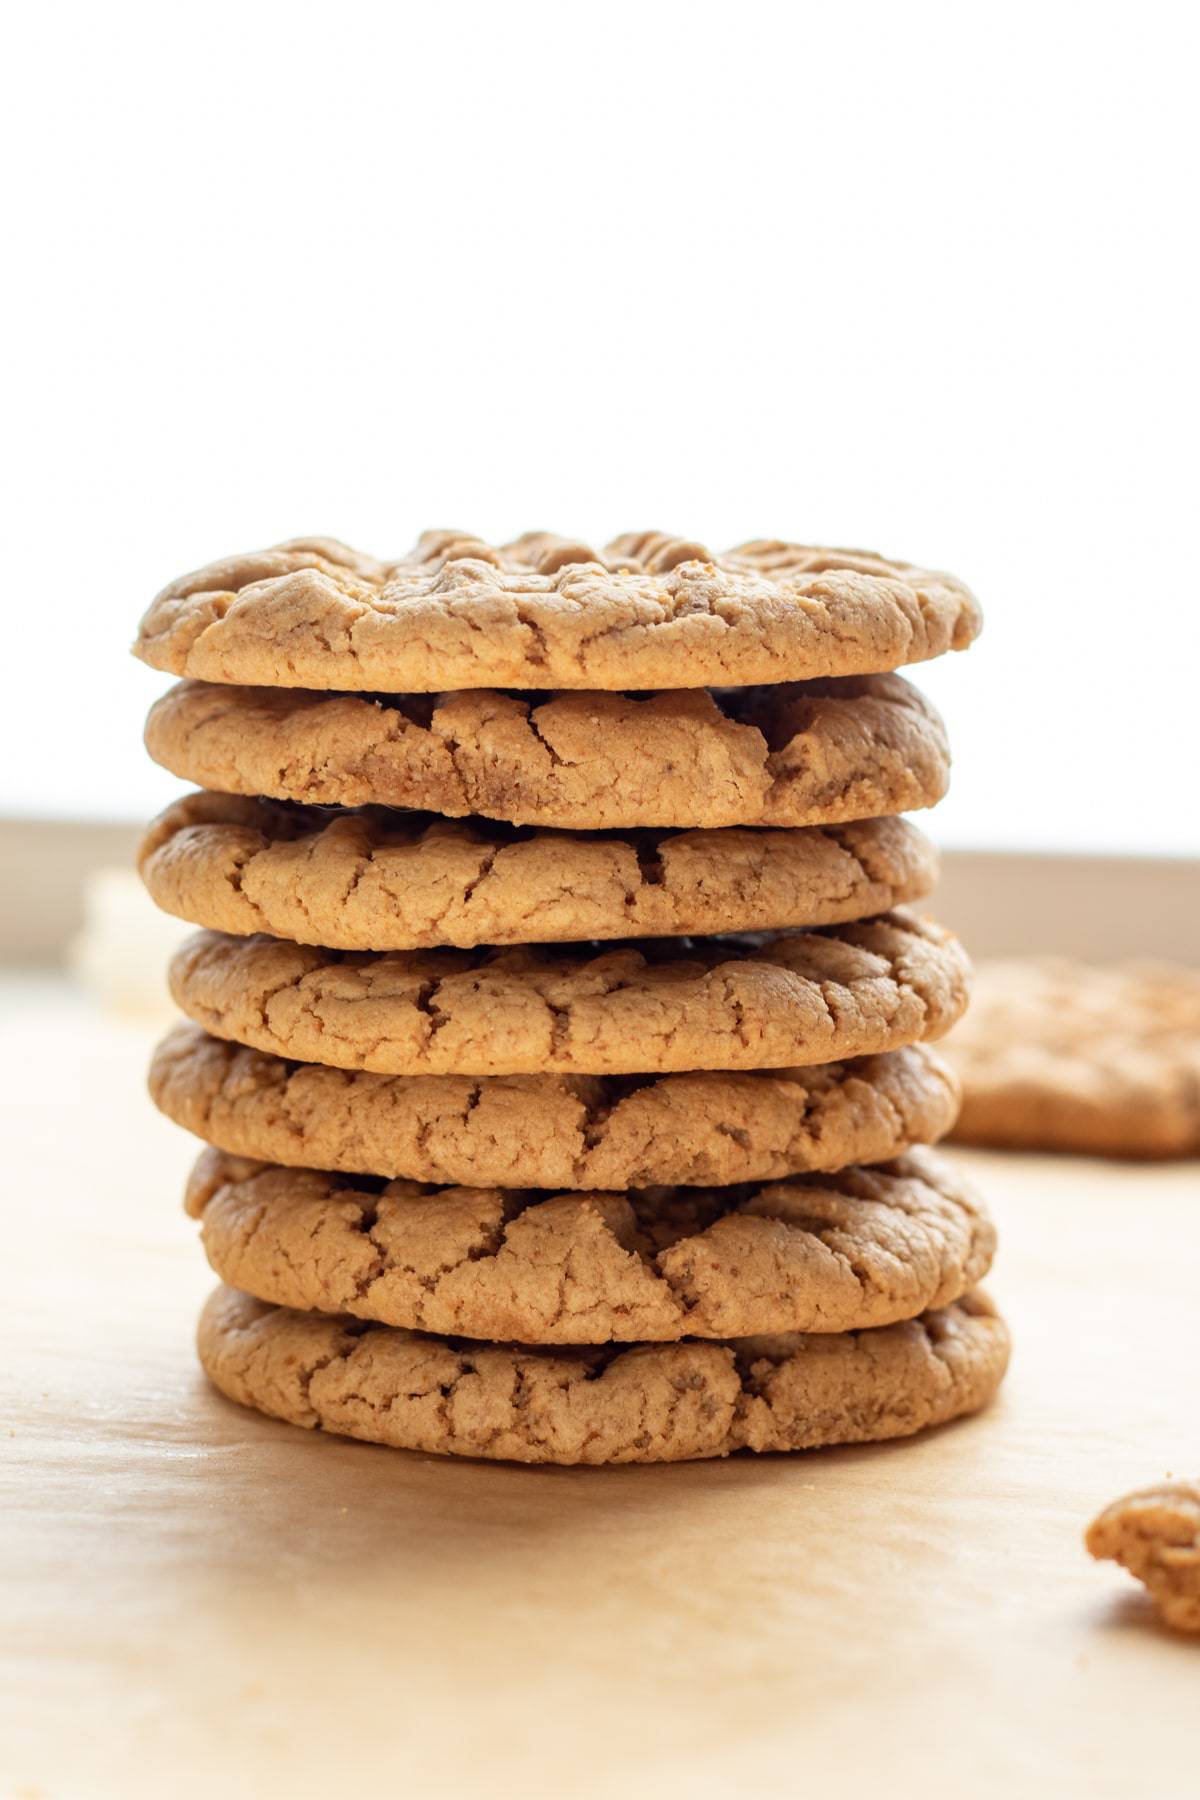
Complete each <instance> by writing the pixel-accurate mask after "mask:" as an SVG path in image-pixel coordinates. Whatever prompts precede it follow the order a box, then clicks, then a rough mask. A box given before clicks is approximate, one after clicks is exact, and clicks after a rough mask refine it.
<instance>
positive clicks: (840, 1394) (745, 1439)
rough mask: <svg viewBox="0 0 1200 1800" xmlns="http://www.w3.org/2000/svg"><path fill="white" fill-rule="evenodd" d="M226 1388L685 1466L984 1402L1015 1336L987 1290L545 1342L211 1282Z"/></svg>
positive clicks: (393, 1426) (211, 1347)
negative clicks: (564, 1345)
mask: <svg viewBox="0 0 1200 1800" xmlns="http://www.w3.org/2000/svg"><path fill="white" fill-rule="evenodd" d="M197 1343H198V1348H199V1352H200V1360H201V1362H202V1364H203V1366H204V1368H205V1370H206V1371H207V1373H208V1375H209V1378H210V1379H211V1380H212V1382H213V1383H214V1385H215V1386H216V1387H217V1388H219V1389H220V1391H221V1392H222V1393H223V1394H225V1395H226V1396H227V1397H228V1398H229V1399H231V1400H236V1401H239V1402H240V1403H241V1404H242V1405H243V1406H252V1407H256V1408H257V1409H258V1410H259V1411H260V1412H265V1413H267V1414H269V1415H270V1416H271V1417H272V1418H276V1419H285V1420H287V1421H289V1422H290V1423H291V1424H293V1425H302V1426H306V1427H308V1429H310V1430H313V1429H320V1430H323V1431H332V1432H338V1433H340V1434H342V1435H343V1436H347V1437H354V1438H360V1439H363V1440H365V1441H366V1442H368V1443H377V1444H388V1445H391V1446H393V1447H395V1448H397V1449H406V1450H423V1451H427V1452H432V1453H434V1454H439V1455H448V1456H479V1457H491V1458H495V1459H498V1460H503V1461H509V1462H527V1463H590V1464H598V1463H653V1462H685V1461H689V1460H692V1459H695V1458H699V1457H708V1456H727V1455H728V1454H729V1453H730V1452H731V1451H734V1450H756V1451H775V1450H810V1449H817V1448H819V1447H820V1446H822V1445H826V1444H862V1443H871V1442H875V1441H878V1440H881V1439H885V1438H898V1437H909V1436H911V1435H912V1434H913V1433H914V1432H917V1431H920V1430H922V1429H923V1428H924V1427H926V1426H929V1425H942V1424H945V1423H947V1422H948V1421H949V1420H951V1419H955V1418H959V1417H960V1416H962V1415H964V1414H966V1413H971V1412H977V1411H978V1410H979V1409H980V1408H981V1407H983V1406H986V1405H987V1403H988V1401H989V1400H990V1399H991V1398H992V1396H993V1394H994V1393H995V1391H996V1389H997V1388H998V1387H999V1385H1000V1382H1001V1380H1002V1379H1003V1377H1004V1370H1005V1367H1006V1365H1007V1362H1008V1333H1007V1330H1006V1329H1005V1326H1004V1324H1003V1321H1002V1320H1001V1319H1000V1318H999V1316H998V1315H997V1313H996V1311H995V1309H994V1307H993V1306H992V1304H991V1302H990V1301H989V1300H988V1299H987V1297H986V1296H985V1295H983V1294H981V1293H978V1292H976V1293H972V1294H967V1295H964V1296H963V1298H962V1299H961V1300H959V1301H956V1302H955V1303H954V1304H953V1305H951V1306H948V1307H945V1308H943V1309H942V1310H940V1311H937V1312H931V1313H927V1314H925V1315H923V1316H922V1317H921V1318H920V1319H915V1320H912V1321H909V1322H907V1323H905V1324H902V1325H887V1326H883V1327H882V1328H880V1329H878V1330H875V1331H863V1332H840V1333H833V1334H831V1335H827V1336H819V1335H803V1334H799V1333H791V1334H780V1335H774V1336H764V1337H754V1338H746V1339H741V1340H733V1341H730V1342H725V1343H721V1342H717V1343H712V1342H709V1343H705V1342H696V1341H694V1340H692V1341H688V1342H685V1343H679V1344H642V1345H635V1346H633V1347H632V1348H627V1349H613V1348H609V1349H605V1348H601V1349H587V1350H571V1349H561V1350H545V1349H543V1350H538V1349H528V1348H523V1347H519V1346H513V1345H498V1344H480V1343H467V1342H463V1341H462V1340H454V1339H447V1338H440V1337H430V1336H426V1335H423V1334H417V1333H413V1332H409V1331H404V1330H400V1329H398V1328H397V1327H395V1326H388V1325H367V1324H363V1323H360V1322H356V1321H353V1320H346V1319H339V1318H334V1317H330V1316H329V1315H326V1314H320V1313H303V1312H293V1311H290V1310H288V1309H287V1308H280V1307H273V1306H266V1305H264V1304H263V1303H262V1302H260V1301H257V1300H253V1299H251V1298H250V1297H249V1296H248V1295H245V1294H240V1293H237V1292H235V1291H234V1290H233V1289H231V1288H226V1287H222V1288H219V1289H218V1290H217V1292H216V1293H215V1294H214V1295H213V1296H212V1298H211V1299H210V1300H209V1301H208V1303H207V1305H206V1306H205V1308H204V1311H203V1313H202V1314H201V1317H200V1325H199V1330H198V1333H197Z"/></svg>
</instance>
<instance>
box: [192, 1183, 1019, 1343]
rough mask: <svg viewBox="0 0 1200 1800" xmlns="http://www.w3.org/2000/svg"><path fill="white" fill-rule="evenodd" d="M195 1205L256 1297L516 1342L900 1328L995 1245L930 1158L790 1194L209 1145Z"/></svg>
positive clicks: (957, 1291)
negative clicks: (380, 1167) (628, 1187)
mask: <svg viewBox="0 0 1200 1800" xmlns="http://www.w3.org/2000/svg"><path fill="white" fill-rule="evenodd" d="M187 1209H188V1211H189V1212H190V1213H191V1214H192V1216H193V1217H194V1218H197V1219H200V1220H201V1221H202V1224H203V1238H204V1248H205V1251H206V1252H207V1255H208V1260H209V1262H210V1263H211V1264H212V1266H213V1268H214V1270H215V1271H216V1273H217V1274H218V1275H219V1276H220V1277H221V1279H222V1281H226V1282H228V1283H229V1285H230V1286H231V1287H236V1288H240V1289H242V1290H243V1291H244V1292H245V1293H248V1294H253V1295H254V1296H255V1298H256V1299H259V1300H265V1301H270V1302H271V1304H273V1305H276V1306H291V1307H296V1308H297V1309H299V1310H301V1311H316V1312H327V1313H347V1314H350V1315H352V1316H353V1317H355V1318H360V1319H372V1320H374V1321H376V1322H377V1323H379V1324H384V1325H402V1326H405V1327H407V1328H409V1329H412V1330H421V1331H432V1332H438V1333H442V1334H445V1335H448V1336H451V1337H469V1338H481V1339H487V1340H488V1341H489V1342H501V1343H505V1342H510V1341H516V1342H518V1343H523V1344H605V1343H610V1342H612V1341H614V1340H618V1341H621V1342H625V1343H629V1342H634V1341H638V1340H644V1341H650V1342H658V1341H663V1340H675V1339H679V1338H682V1337H746V1336H750V1335H753V1334H756V1333H761V1332H776V1331H805V1332H837V1331H855V1330H861V1329H864V1328H866V1327H870V1326H876V1325H890V1324H893V1323H894V1322H895V1321H896V1320H898V1319H911V1318H914V1317H915V1316H916V1315H917V1314H918V1313H921V1312H924V1311H925V1310H926V1309H927V1308H929V1307H939V1306H945V1305H948V1304H949V1302H950V1301H952V1300H957V1299H958V1298H959V1297H960V1296H961V1295H962V1294H963V1293H965V1292H966V1290H967V1289H968V1288H971V1287H973V1286H974V1285H975V1283H976V1282H977V1281H979V1280H980V1279H981V1278H982V1277H983V1276H984V1275H986V1273H987V1271H988V1269H989V1267H990V1266H991V1261H992V1256H993V1253H994V1251H995V1232H994V1231H993V1228H992V1224H991V1221H990V1219H989V1218H988V1217H987V1215H986V1213H985V1212H984V1211H983V1209H982V1207H981V1206H980V1204H979V1202H978V1201H977V1200H976V1199H975V1197H974V1196H973V1195H972V1194H971V1192H970V1191H969V1189H967V1188H966V1187H965V1186H964V1184H963V1183H962V1181H961V1180H960V1179H959V1178H958V1176H957V1175H956V1174H955V1172H954V1170H953V1168H952V1167H951V1166H950V1165H949V1164H948V1163H946V1162H945V1161H944V1160H939V1159H938V1158H937V1157H936V1156H935V1155H934V1154H933V1153H931V1152H928V1151H925V1152H916V1153H913V1154H912V1155H909V1156H905V1157H901V1158H898V1159H897V1160H895V1161H893V1162H890V1163H884V1164H882V1165H881V1166H880V1167H878V1168H871V1169H843V1170H842V1171H841V1172H840V1173H839V1174H836V1175H803V1176H799V1177H797V1178H795V1179H794V1180H792V1181H790V1182H786V1183H781V1184H778V1185H774V1186H770V1187H754V1186H750V1187H744V1186H743V1187H725V1188H655V1189H649V1190H643V1191H641V1192H638V1191H629V1192H625V1193H588V1194H578V1193H567V1194H550V1195H546V1194H541V1193H529V1192H527V1191H521V1190H514V1189H511V1188H496V1187H492V1188H480V1187H474V1188H468V1187H448V1188H426V1187H421V1186H419V1185H418V1184H417V1183H415V1182H407V1181H393V1182H388V1183H386V1184H384V1183H382V1182H379V1181H371V1180H370V1179H369V1178H365V1177H359V1178H358V1179H357V1180H351V1179H349V1178H347V1177H346V1176H344V1175H342V1176H336V1175H325V1174H320V1173H318V1172H317V1171H315V1170H312V1169H284V1168H280V1167H278V1166H277V1165H275V1164H265V1163H257V1162H251V1161H249V1160H246V1159H243V1158H239V1157H230V1156H225V1155H223V1154H222V1153H221V1152H220V1151H217V1150H206V1151H205V1152H204V1154H203V1156H201V1158H200V1160H199V1162H198V1163H197V1165H196V1168H195V1170H194V1171H193V1174H192V1177H191V1180H190V1182H189V1185H188V1195H187Z"/></svg>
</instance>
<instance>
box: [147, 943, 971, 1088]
mask: <svg viewBox="0 0 1200 1800" xmlns="http://www.w3.org/2000/svg"><path fill="white" fill-rule="evenodd" d="M967 981H968V964H967V961H966V958H965V956H964V955H963V952H962V950H961V948H960V946H959V945H958V943H957V941H956V940H955V939H954V938H953V937H951V936H950V934H949V933H948V932H945V931H943V930H942V929H941V927H939V926H937V925H935V924H933V923H932V922H930V921H927V920H920V919H916V918H914V917H913V916H911V915H910V914H908V913H905V912H903V911H899V912H894V913H888V914H885V915H884V916H883V917H881V918H878V919H870V920H867V921H865V922H864V923H861V924H852V925H834V926H829V927H828V928H827V929H825V930H822V931H804V932H793V933H785V934H781V935H779V936H775V937H767V938H765V939H762V940H756V939H753V938H748V939H740V940H739V939H736V938H726V939H721V938H716V939H714V938H705V939H698V940H689V939H686V938H684V939H674V938H672V939H650V940H648V941H647V942H645V943H643V944H640V945H638V944H621V945H619V946H618V947H616V948H605V947H597V946H589V945H570V946H566V947H563V948H558V947H556V946H553V945H550V946H536V947H528V948H517V947H513V948H509V949H503V950H423V951H422V950H415V951H389V952H385V953H383V954H381V955H373V954H369V953H365V952H355V951H334V950H323V949H317V948H313V947H309V946H305V945H301V944H292V943H285V942H283V941H282V940H280V939H277V938H267V937H249V938H234V937H229V936H226V935H225V934H223V933H220V932H200V933H198V934H197V935H196V936H195V937H193V938H190V939H188V941H187V942H186V943H185V944H183V945H182V946H181V947H180V949H179V950H178V951H177V952H176V953H175V956H174V957H173V958H172V961H171V965H170V985H171V993H172V995H173V996H174V998H175V1000H176V1002H177V1004H178V1005H179V1006H180V1008H181V1009H182V1011H184V1012H185V1013H186V1014H187V1015H188V1017H189V1018H192V1019H194V1020H195V1021H196V1023H197V1024H199V1025H203V1026H204V1028H205V1030H206V1031H210V1032H212V1033H213V1035H214V1036H216V1037H224V1038H233V1039H235V1040H236V1041H237V1042H238V1043H242V1044H249V1045H251V1046H252V1047H253V1048H255V1049H257V1050H268V1051H270V1052H271V1053H272V1054H273V1055H276V1056H284V1057H288V1058H293V1059H296V1060H298V1061H302V1062H320V1063H325V1064H327V1065H328V1066H330V1067H333V1068H342V1069H369V1070H373V1071H375V1072H376V1073H378V1074H383V1075H536V1074H570V1075H627V1074H658V1073H663V1074H669V1073H673V1072H674V1071H676V1070H692V1069H784V1068H795V1067H799V1066H804V1065H807V1064H809V1063H821V1062H840V1061H843V1060H844V1059H845V1058H847V1057H852V1056H868V1055H874V1054H876V1053H877V1052H879V1051H883V1050H896V1049H899V1048H900V1047H901V1046H902V1045H904V1044H911V1043H916V1042H918V1041H921V1040H932V1039H936V1038H938V1037H940V1036H942V1034H943V1033H944V1032H946V1031H948V1030H949V1029H950V1027H951V1025H953V1024H954V1022H955V1020H956V1019H957V1018H958V1017H959V1016H960V1015H961V1013H962V1011H963V1009H964V1007H965V1005H966V1000H967Z"/></svg>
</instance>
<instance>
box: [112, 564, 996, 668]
mask: <svg viewBox="0 0 1200 1800" xmlns="http://www.w3.org/2000/svg"><path fill="white" fill-rule="evenodd" d="M981 623H982V620H981V615H980V612H979V607H978V604H977V602H976V601H975V599H974V597H973V596H972V594H971V593H970V592H969V590H968V589H967V588H966V587H964V586H963V584H962V583H961V582H959V581H956V580H955V578H954V577H953V576H951V575H945V574H935V573H931V572H930V571H928V570H924V569H917V568H914V567H912V566H911V565H910V564H908V563H896V562H888V561H886V560H885V559H884V558H882V557H879V556H875V555H873V554H872V553H870V552H868V551H857V550H818V549H810V548H807V547H805V546H803V545H798V544H785V543H781V542H777V541H760V542H755V543H749V544H743V545H740V546H739V547H738V548H737V549H736V550H731V551H728V552H726V553H725V554H723V555H714V554H713V553H712V552H711V551H709V550H706V549H705V548H704V546H703V545H702V544H696V543H692V542H689V541H686V540H683V539H679V538H672V537H669V536H667V535H666V534H665V533H662V532H631V533H627V534H626V535H625V536H623V537H619V538H616V539H615V540H614V541H613V542H612V543H611V544H610V545H609V546H608V547H607V549H606V550H604V551H603V552H602V553H598V552H597V551H595V550H593V549H591V548H589V546H588V545H586V544H581V543H579V542H578V541H576V540H572V539H568V538H562V537H555V536H553V535H551V534H550V533H547V532H527V533H526V534H525V535H524V536H523V537H521V538H518V539H517V540H516V541H515V542H513V543H510V544H505V545H499V546H497V545H492V544H487V543H484V542H483V541H482V540H481V539H479V538H475V537H471V536H470V535H468V534H466V533H463V532H454V531H429V532H426V533H425V534H424V536H423V537H422V538H421V539H420V540H419V541H418V543H417V544H416V546H415V548H414V549H413V550H412V551H411V552H410V554H409V555H408V556H406V557H404V558H402V559H401V560H400V561H399V562H392V563H386V562H378V561H376V560H375V558H373V557H369V556H363V555H360V554H359V553H358V552H357V551H354V550H350V549H348V548H347V547H346V545H344V544H340V543H338V542H337V541H336V540H335V539H333V538H297V539H294V540H293V541H292V542H290V543H286V544H280V545H278V546H277V547H276V548H275V549H272V550H264V551H260V552H256V553H252V554H249V555H244V556H234V557H229V558H227V559H226V560H224V561H222V562H216V563H211V564H209V566H208V567H207V568H204V569H199V570H197V571H196V573H195V574H192V575H185V576H183V577H182V578H181V579H180V580H178V581H174V582H172V583H171V585H170V586H169V587H166V588H164V589H163V591H162V593H161V594H159V596H158V598H157V599H156V600H155V601H154V602H153V604H152V605H151V607H150V609H149V611H148V612H147V613H146V616H145V618H144V619H143V620H142V623H141V628H140V630H139V632H138V636H137V641H136V643H135V645H134V650H135V653H136V654H137V655H138V656H140V657H141V658H142V659H143V661H144V662H148V663H150V664H152V666H153V667H155V668H157V669H168V670H170V671H171V672H172V673H174V674H176V675H195V676H198V677H200V678H201V679H203V680H206V681H226V682H235V683H239V684H245V683H261V684H263V685H265V686H272V687H328V688H339V689H348V690H359V691H367V692H370V691H373V690H379V691H390V690H404V689H407V690H410V691H412V692H415V693H429V692H436V691H438V690H440V689H443V688H451V687H493V686H494V687H568V688H588V687H595V688H618V689H619V688H625V687H634V688H638V687H640V688H647V687H706V686H709V685H710V684H713V683H717V684H720V683H724V682H728V683H733V684H738V685H743V684H747V683H751V682H762V681H798V680H807V679H808V678H810V677H812V676H823V675H858V674H870V673H874V672H876V671H879V670H885V669H895V668H899V667H900V666H901V665H902V664H904V663H913V662H924V661H925V660H926V658H928V657H931V656H940V655H941V653H942V652H943V651H945V650H962V649H965V648H966V646H967V645H968V644H969V643H970V642H971V640H972V639H973V638H974V637H975V636H976V635H977V633H978V631H979V629H980V626H981Z"/></svg>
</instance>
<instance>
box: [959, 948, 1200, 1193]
mask: <svg viewBox="0 0 1200 1800" xmlns="http://www.w3.org/2000/svg"><path fill="white" fill-rule="evenodd" d="M945 1048H946V1055H947V1058H948V1060H949V1061H950V1062H951V1063H952V1064H953V1065H954V1067H955V1068H956V1069H957V1071H958V1073H959V1075H960V1077H961V1079H962V1084H963V1109H962V1114H961V1116H960V1119H959V1122H958V1125H957V1127H956V1129H955V1133H954V1135H955V1137H956V1138H957V1139H959V1140H960V1141H961V1142H963V1143H967V1144H980V1145H991V1146H995V1147H997V1148H1011V1149H1021V1150H1064V1151H1076V1152H1078V1153H1080V1154H1082V1155H1094V1156H1117V1157H1174V1156H1197V1155H1200V970H1198V969H1194V968H1187V967H1184V966H1182V965H1179V964H1171V963H1132V962H1130V963H1115V964H1111V965H1109V966H1107V967H1104V966H1095V965H1089V964H1086V963H1079V962H1073V961H1070V960H1068V959H1065V958H1059V957H1045V958H1027V959H1022V958H1013V959H999V960H996V961H993V962H984V963H982V964H981V965H980V967H979V970H978V974H977V981H976V983H975V986H974V989H973V993H972V1000H971V1007H970V1010H969V1011H968V1013H967V1016H966V1018H965V1019H964V1020H963V1022H962V1024H961V1025H959V1026H958V1027H957V1028H956V1029H955V1031H954V1033H953V1035H952V1037H951V1038H950V1039H949V1041H948V1043H947V1044H946V1046H945Z"/></svg>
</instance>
